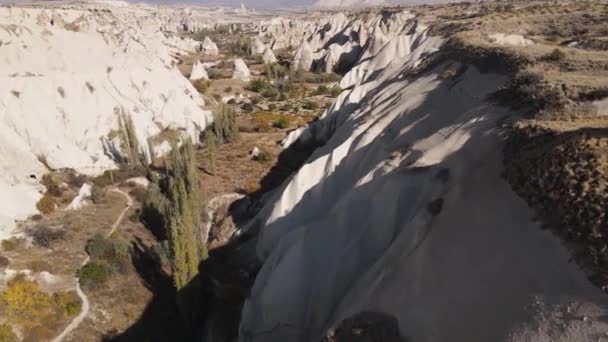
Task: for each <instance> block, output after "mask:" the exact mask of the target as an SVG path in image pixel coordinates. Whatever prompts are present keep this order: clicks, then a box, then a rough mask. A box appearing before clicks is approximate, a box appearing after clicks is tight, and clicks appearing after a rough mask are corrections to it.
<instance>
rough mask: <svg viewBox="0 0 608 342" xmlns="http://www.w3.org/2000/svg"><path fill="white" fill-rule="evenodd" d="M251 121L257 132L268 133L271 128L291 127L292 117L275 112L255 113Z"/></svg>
mask: <svg viewBox="0 0 608 342" xmlns="http://www.w3.org/2000/svg"><path fill="white" fill-rule="evenodd" d="M252 119H253V122H254V125H255V128H256V130H257V131H258V132H268V131H270V130H271V129H272V128H273V127H277V128H287V127H289V126H291V123H292V120H293V117H292V116H290V115H286V114H282V113H277V112H257V113H254V114H252Z"/></svg>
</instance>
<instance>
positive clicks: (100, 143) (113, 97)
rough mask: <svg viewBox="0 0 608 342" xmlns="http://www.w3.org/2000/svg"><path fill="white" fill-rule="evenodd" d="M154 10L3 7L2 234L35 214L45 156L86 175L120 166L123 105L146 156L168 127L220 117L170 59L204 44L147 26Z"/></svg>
mask: <svg viewBox="0 0 608 342" xmlns="http://www.w3.org/2000/svg"><path fill="white" fill-rule="evenodd" d="M148 15H149V14H148V13H147V12H138V11H135V10H133V9H129V8H126V9H122V8H118V9H117V8H113V9H112V13H108V12H92V11H86V10H76V9H65V10H64V9H39V8H18V7H13V8H6V7H3V8H0V27H4V29H0V41H1V42H2V43H1V44H0V56H2V57H1V58H2V63H0V118H2V120H0V146H2V147H0V171H1V172H0V236H2V235H5V234H7V233H8V232H9V231H10V229H11V228H12V226H13V224H14V220H15V219H24V218H26V217H27V216H29V215H32V214H35V213H36V212H37V210H36V207H35V205H36V202H37V201H38V199H39V198H40V196H41V195H40V192H41V191H42V190H44V189H43V187H42V186H40V185H39V184H38V183H37V181H36V180H40V179H41V177H42V174H44V173H45V172H47V169H46V167H45V166H44V163H43V162H41V161H44V162H45V163H47V164H48V165H49V166H50V167H52V168H55V169H61V168H72V169H75V170H76V171H78V172H80V173H84V174H98V173H100V172H103V171H104V170H107V169H109V168H114V167H116V165H115V162H114V159H113V158H114V156H115V155H117V154H120V153H119V151H116V150H115V148H116V147H117V146H119V144H116V143H115V142H112V141H110V140H109V139H107V138H106V137H107V136H108V135H109V133H110V132H112V131H116V130H117V129H118V127H119V124H118V114H119V113H124V114H125V115H130V116H131V117H132V119H133V122H134V124H135V128H136V133H137V137H138V140H139V142H140V145H141V152H142V153H144V154H146V153H147V151H149V149H148V146H147V138H148V137H150V136H154V135H156V134H158V133H160V131H161V128H160V127H175V128H184V129H185V132H186V134H188V135H190V136H191V137H193V138H196V137H198V134H199V132H200V131H201V130H202V129H204V127H205V126H206V125H207V124H208V123H209V122H210V121H211V120H212V116H211V113H209V112H206V111H203V110H201V106H202V105H204V102H203V100H202V98H201V97H200V96H199V94H198V92H197V91H196V90H195V89H194V88H193V87H192V85H191V84H190V82H188V81H187V80H186V79H185V78H184V77H183V76H182V75H181V74H180V73H179V71H178V70H177V69H176V68H175V67H174V66H173V57H171V55H172V54H175V53H177V52H184V51H185V50H189V49H194V48H195V46H196V43H195V42H194V41H192V40H182V39H179V38H176V37H169V38H167V36H166V35H165V34H164V33H162V32H161V31H159V27H160V26H157V25H156V24H155V25H150V28H148V25H146V24H145V23H146V22H148V20H150V21H151V20H153V19H151V17H148ZM51 18H52V19H53V24H51Z"/></svg>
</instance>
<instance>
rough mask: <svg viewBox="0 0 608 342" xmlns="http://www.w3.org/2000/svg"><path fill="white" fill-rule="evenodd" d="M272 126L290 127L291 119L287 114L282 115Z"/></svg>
mask: <svg viewBox="0 0 608 342" xmlns="http://www.w3.org/2000/svg"><path fill="white" fill-rule="evenodd" d="M272 126H273V127H276V128H280V129H285V128H288V127H289V119H288V118H287V116H285V115H282V116H281V117H279V118H278V119H277V120H276V121H275V122H273V123H272Z"/></svg>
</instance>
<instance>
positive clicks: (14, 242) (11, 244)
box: [0, 237, 23, 252]
mask: <svg viewBox="0 0 608 342" xmlns="http://www.w3.org/2000/svg"><path fill="white" fill-rule="evenodd" d="M22 242H23V240H21V239H19V238H16V237H12V238H10V239H6V240H2V242H0V246H2V250H3V251H5V252H11V251H14V250H15V249H17V247H19V245H20V244H21V243H22Z"/></svg>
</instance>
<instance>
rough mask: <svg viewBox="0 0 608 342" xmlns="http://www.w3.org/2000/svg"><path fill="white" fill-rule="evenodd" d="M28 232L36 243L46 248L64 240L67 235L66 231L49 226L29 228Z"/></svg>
mask: <svg viewBox="0 0 608 342" xmlns="http://www.w3.org/2000/svg"><path fill="white" fill-rule="evenodd" d="M27 232H28V234H29V235H30V236H31V237H32V240H33V242H34V244H35V245H37V246H40V247H44V248H50V247H51V245H52V244H53V243H54V242H56V241H58V240H63V238H64V237H65V231H63V230H60V229H50V228H47V227H37V228H33V229H29V230H28V231H27Z"/></svg>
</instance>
